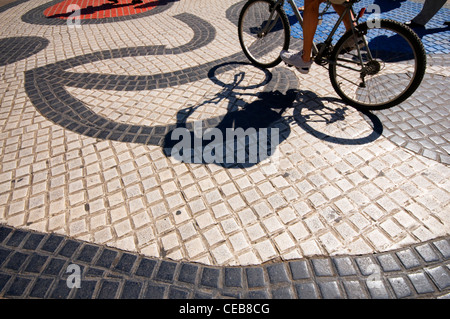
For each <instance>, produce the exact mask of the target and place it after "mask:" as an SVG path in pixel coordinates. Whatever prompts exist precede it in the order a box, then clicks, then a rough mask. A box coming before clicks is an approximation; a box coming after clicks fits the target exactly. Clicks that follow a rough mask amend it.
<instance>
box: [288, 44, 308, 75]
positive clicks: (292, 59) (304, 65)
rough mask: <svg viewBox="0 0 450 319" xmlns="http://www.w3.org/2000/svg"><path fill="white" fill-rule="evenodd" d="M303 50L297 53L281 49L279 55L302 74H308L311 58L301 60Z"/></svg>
mask: <svg viewBox="0 0 450 319" xmlns="http://www.w3.org/2000/svg"><path fill="white" fill-rule="evenodd" d="M302 56H303V50H302V51H300V52H297V53H294V52H289V51H285V50H283V51H281V53H280V57H281V59H282V60H283V61H284V63H286V64H287V65H290V66H292V65H293V66H295V67H296V68H297V70H298V71H299V72H300V73H302V74H308V72H309V70H310V69H311V65H312V60H311V61H309V62H305V61H303V58H302Z"/></svg>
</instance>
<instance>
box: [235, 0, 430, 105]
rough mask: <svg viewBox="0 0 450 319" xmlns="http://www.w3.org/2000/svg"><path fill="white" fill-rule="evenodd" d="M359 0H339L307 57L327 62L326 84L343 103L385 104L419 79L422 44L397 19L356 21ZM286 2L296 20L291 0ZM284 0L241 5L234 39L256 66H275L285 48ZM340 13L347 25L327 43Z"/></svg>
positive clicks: (399, 99)
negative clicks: (321, 39)
mask: <svg viewBox="0 0 450 319" xmlns="http://www.w3.org/2000/svg"><path fill="white" fill-rule="evenodd" d="M359 1H360V0H349V1H347V2H345V3H344V4H343V5H344V6H345V10H344V12H343V13H342V15H341V16H340V17H339V19H338V20H337V22H336V24H335V25H334V27H333V29H332V31H331V32H330V34H329V35H328V37H327V38H326V40H325V41H324V42H323V43H320V44H316V43H314V44H313V50H312V51H313V61H314V62H315V63H317V64H319V65H322V66H326V65H329V68H328V70H329V76H330V81H331V84H332V86H333V88H334V90H335V91H336V93H337V94H338V95H339V96H340V97H341V98H342V100H343V101H344V102H346V103H347V104H349V105H351V106H353V107H355V108H358V109H362V110H381V109H386V108H390V107H392V106H395V105H397V104H399V103H401V102H403V101H405V100H406V99H407V98H408V97H410V96H411V95H412V94H413V93H414V92H415V90H416V89H417V88H418V87H419V85H420V83H421V82H422V79H423V77H424V74H425V69H426V54H425V49H424V47H423V44H422V42H421V41H420V39H419V37H418V36H417V35H416V33H415V32H414V31H413V30H411V29H410V28H409V27H407V26H405V25H404V24H402V23H399V22H397V21H393V20H387V19H372V20H370V21H369V20H368V21H366V22H362V23H360V22H359V20H360V19H361V18H362V16H363V15H364V13H365V8H362V9H361V10H360V11H359V13H358V14H355V11H354V9H353V5H354V4H355V3H357V2H359ZM287 2H288V3H289V5H290V6H291V7H292V10H293V12H294V14H295V16H296V18H297V20H298V21H299V23H300V25H301V26H302V25H303V19H302V16H301V14H300V12H299V10H298V8H297V6H296V4H295V2H294V0H287ZM340 2H342V1H340ZM284 5H285V0H249V1H247V3H245V5H244V6H243V8H242V10H241V13H240V15H239V21H238V33H239V42H240V44H241V47H242V49H243V51H244V53H245V55H246V56H247V58H248V59H249V60H250V61H251V62H252V64H254V65H256V66H258V67H261V68H271V67H275V66H276V65H278V64H279V63H280V62H281V58H280V52H281V50H288V49H289V44H290V37H291V26H290V24H289V20H288V17H287V15H286V12H285V11H284ZM330 6H331V1H327V2H326V7H325V9H323V11H322V12H321V13H320V15H319V17H323V15H324V14H325V13H326V12H327V10H328V9H329V7H330ZM346 15H348V16H350V20H351V21H352V28H351V29H350V30H348V31H346V32H345V33H344V34H343V35H342V37H340V38H339V40H338V41H337V42H336V44H334V45H333V38H334V35H335V33H336V30H337V29H338V27H339V25H340V24H341V22H342V21H343V19H344V17H345V16H346Z"/></svg>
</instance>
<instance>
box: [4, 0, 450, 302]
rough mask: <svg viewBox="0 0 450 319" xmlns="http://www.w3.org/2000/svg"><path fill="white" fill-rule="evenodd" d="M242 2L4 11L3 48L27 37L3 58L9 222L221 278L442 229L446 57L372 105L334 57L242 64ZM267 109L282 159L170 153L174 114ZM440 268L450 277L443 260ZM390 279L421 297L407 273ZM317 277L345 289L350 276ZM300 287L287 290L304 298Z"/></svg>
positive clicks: (201, 116) (397, 244)
mask: <svg viewBox="0 0 450 319" xmlns="http://www.w3.org/2000/svg"><path fill="white" fill-rule="evenodd" d="M52 3H53V4H54V2H52ZM240 5H241V4H240V3H239V1H236V0H225V1H211V0H202V1H183V0H181V1H167V2H164V3H161V7H160V8H159V9H153V10H150V11H148V14H147V13H143V15H144V16H141V14H138V15H136V16H127V17H126V19H118V20H114V21H101V22H97V23H95V22H92V23H91V22H86V23H85V21H83V22H82V23H81V27H80V28H69V27H67V25H66V24H61V22H58V23H56V22H55V23H53V22H52V23H51V25H48V24H47V23H45V24H44V23H42V21H41V20H40V19H41V18H40V17H38V15H39V14H40V13H39V12H42V10H41V9H42V8H44V7H46V8H47V7H49V3H48V1H44V0H40V1H33V2H18V4H16V5H15V6H9V7H7V9H3V10H2V11H0V18H1V21H2V22H1V24H2V27H3V28H2V31H1V33H0V37H1V39H0V41H2V43H13V44H14V45H16V46H18V47H19V48H24V47H26V44H27V43H31V44H33V45H31V46H30V49H28V50H24V51H23V52H21V53H8V52H10V51H7V50H5V51H3V49H2V50H1V51H0V52H1V56H0V101H1V109H0V126H1V133H0V157H1V163H2V165H1V167H0V203H1V206H0V223H2V224H5V225H8V226H10V227H15V228H18V229H27V230H33V231H38V232H40V233H41V234H42V236H47V235H45V234H50V233H53V234H54V235H53V236H56V237H57V236H61V237H58V238H66V237H65V236H69V237H70V238H71V239H64V240H66V241H67V242H69V240H72V239H73V240H74V242H77V243H79V245H82V244H81V241H84V242H86V243H85V244H83V245H89V244H87V243H91V245H93V246H95V247H97V249H105V250H106V249H111V250H112V251H115V252H116V253H117V254H119V250H118V249H120V250H123V251H128V252H129V254H130V256H135V257H133V258H138V259H139V260H141V259H140V258H149V260H153V261H154V262H153V263H155V265H156V264H157V265H158V267H160V265H162V264H163V265H172V266H170V267H175V268H176V269H177V270H176V274H177V276H179V274H180V273H181V272H180V271H181V270H180V269H181V268H180V267H182V266H181V265H184V264H183V262H186V263H187V262H190V263H192V262H195V263H196V264H194V265H195V267H197V268H196V269H197V270H200V269H202V270H204V269H213V270H211V272H212V273H220V276H224V277H220V278H226V276H225V275H223V274H222V272H225V270H226V269H228V268H226V267H230V266H238V265H241V266H249V267H250V265H260V264H262V263H265V262H270V261H273V260H280V259H281V260H292V263H281V264H276V265H278V266H277V267H288V265H294V264H295V262H294V260H298V259H299V258H305V257H312V256H324V258H325V257H326V258H328V257H330V256H338V255H349V256H353V255H360V254H372V253H376V254H383V253H384V252H387V251H392V250H396V251H409V250H408V249H407V248H406V247H409V246H411V245H420V244H421V243H422V242H428V241H430V240H431V241H432V240H433V239H436V238H446V237H445V236H448V235H449V233H450V209H449V205H450V200H449V199H450V197H449V189H450V187H449V186H450V185H449V180H450V178H449V177H450V169H449V167H448V164H449V163H448V140H449V136H448V123H449V122H448V116H447V115H448V104H446V103H447V102H446V101H447V99H446V98H445V96H446V95H448V93H447V92H446V91H445V83H447V82H448V76H449V73H450V68H449V64H448V57H447V55H441V56H437V55H432V56H430V57H431V58H430V60H431V61H433V63H431V64H430V66H429V68H428V71H427V76H426V78H425V80H424V83H423V86H422V87H421V88H420V89H419V91H418V92H416V94H415V95H413V96H412V97H411V98H410V99H408V100H407V101H406V102H405V103H403V104H402V105H400V106H398V107H395V108H393V109H391V110H387V111H383V112H377V113H374V114H361V113H359V112H357V111H356V110H354V109H352V108H349V107H348V106H346V105H344V104H342V103H341V102H340V100H339V99H337V96H336V94H335V93H334V91H333V90H332V88H331V85H330V83H329V80H328V72H327V70H326V69H324V68H321V67H318V66H316V67H315V68H314V69H313V70H312V71H311V74H310V76H308V77H301V76H300V75H299V74H296V73H294V72H293V71H292V70H291V69H288V68H285V67H277V68H275V69H273V70H270V72H264V71H261V70H259V69H256V68H254V67H252V66H250V65H248V64H247V63H245V62H246V60H245V58H244V57H243V55H242V54H241V50H240V47H239V43H238V40H237V34H236V27H235V24H234V23H235V13H236V12H238V10H237V9H238V8H239V6H240ZM35 8H41V9H39V10H41V11H39V10H36V9H35ZM38 13H39V14H38ZM89 21H99V20H92V19H90V20H89ZM30 23H33V25H32V27H30V25H31V24H30ZM18 39H21V40H18ZM8 47H9V46H8ZM32 48H34V49H32ZM11 52H13V51H11ZM6 55H7V56H8V57H6ZM3 61H4V62H3ZM3 64H4V65H3ZM237 79H240V80H239V81H240V82H236V81H237ZM275 101H276V102H275ZM418 105H419V107H417V106H418ZM257 107H260V109H259V112H260V113H261V114H260V115H261V116H260V118H263V119H264V123H263V124H264V126H265V127H269V128H278V129H279V130H280V132H281V143H280V145H278V146H277V148H276V150H273V152H274V154H272V155H276V156H273V157H274V158H276V159H277V161H273V160H271V158H266V159H263V160H262V161H260V162H258V163H256V164H253V165H247V166H245V165H232V166H227V165H218V164H214V163H212V164H186V163H182V162H180V161H179V160H178V159H177V158H174V157H172V156H167V152H165V149H164V146H165V138H166V137H167V136H168V134H169V132H171V131H172V130H173V129H174V128H176V127H177V126H179V125H180V123H183V125H186V127H189V128H192V126H193V125H194V123H196V122H197V123H201V124H202V127H204V128H207V127H215V126H216V125H225V123H226V121H225V120H229V117H227V116H229V114H231V118H232V119H234V120H240V121H246V122H247V123H248V121H250V125H262V124H261V123H260V122H259V123H254V122H253V123H252V122H251V121H252V119H253V120H254V117H251V116H249V115H252V114H255V111H254V110H255V108H257ZM261 109H264V110H265V111H264V112H261V111H260V110H261ZM269 109H270V110H269ZM274 110H277V111H274ZM330 119H333V121H329V120H330ZM330 122H331V124H327V123H330ZM430 122H432V124H431V123H430ZM429 124H430V125H429ZM257 127H258V126H257ZM3 229H6V228H3ZM26 234H28V233H26ZM30 236H31V235H30ZM443 236H444V237H443ZM46 238H47V237H46ZM61 240H62V239H61ZM444 241H445V240H444ZM433 243H434V242H433ZM447 244H448V242H447ZM5 245H6V246H5V249H7V251H8V252H5V256H10V252H9V249H10V248H8V247H10V245H8V244H5ZM74 245H75V244H74ZM98 245H106V246H107V247H110V248H100V246H98ZM427 245H428V246H426V247H431V245H435V244H427ZM77 247H78V246H77ZM80 247H81V246H80ZM102 247H103V246H102ZM414 247H416V246H414ZM433 247H434V246H433ZM404 249H406V250H404ZM427 249H428V248H427ZM432 251H433V252H434V253H436V254H437V253H438V251H436V249H435V248H432ZM18 253H19V252H17V254H18ZM20 253H23V252H20ZM52 253H53V252H52ZM124 254H125V253H124ZM136 254H140V255H139V256H140V257H136V256H138V255H136ZM391 255H392V254H391ZM391 255H389V256H391ZM14 256H15V255H14ZM46 256H47V258H50V257H49V255H46ZM71 256H72V255H71ZM143 256H145V257H143ZM376 256H378V255H376ZM415 256H416V255H415ZM438 256H439V258H440V259H439V260H440V261H441V262H442V261H443V260H444V259H445V258H447V257H445V256H444V255H442V257H441V255H439V254H438ZM22 257H23V258H25V259H26V258H28V257H27V256H22ZM66 257H68V258H69V256H66ZM444 257H445V258H444ZM8 258H10V257H8ZM36 258H38V259H39V258H42V260H44V259H45V260H47V258H45V257H36ZM130 258H131V257H130ZM151 258H154V259H151ZM158 258H159V259H158ZM349 258H351V260H354V259H353V257H349ZM355 258H356V257H355ZM368 258H372V257H368ZM373 258H375V257H373ZM377 258H378V257H377ZM398 258H400V257H398ZM416 258H417V256H416ZM443 258H444V259H443ZM5 260H6V257H5ZM8 260H9V259H8ZM160 260H163V261H160ZM169 260H172V261H176V262H174V263H172V262H169ZM302 260H305V259H302ZM325 260H328V261H329V260H331V259H325ZM333 260H334V259H333ZM396 260H397V259H396ZM420 260H421V261H420V263H421V265H423V261H422V259H420ZM445 260H446V259H445ZM23 261H24V260H23ZM66 262H67V260H66V261H64V263H66ZM308 262H309V261H308ZM355 262H356V261H355ZM8 263H9V262H7V263H4V264H3V266H2V267H3V268H4V269H10V268H8V267H6V268H5V265H6V266H7V264H8ZM311 263H312V261H311ZM319 263H320V262H319ZM20 264H21V265H22V263H20ZM133 265H134V264H133ZM189 265H191V264H189ZM274 265H275V264H274ZM279 265H281V266H279ZM311 265H312V264H310V266H309V267H311ZM403 265H404V264H403ZM207 266H210V267H211V268H207ZM219 266H221V267H225V268H221V267H219ZM25 267H26V266H25ZM136 267H138V265H137V264H136V265H135V266H134V268H133V269H135V268H136ZM155 267H156V266H155ZM164 267H165V266H164ZM186 267H188V266H186ZM404 267H406V268H407V266H404ZM404 267H403V266H402V268H401V269H402V271H403V270H405V268H404ZM436 267H441V268H439V270H438V271H444V272H446V274H447V275H448V273H447V272H448V265H447V266H445V265H444V266H436ZM445 267H447V269H446V268H445ZM175 268H174V269H175ZM155 269H159V268H155ZM230 269H234V268H230ZM237 269H247V268H245V267H244V268H237ZM252 269H261V270H255V271H256V272H258V271H268V270H267V267H266V266H261V267H260V268H258V267H256V268H252ZM283 269H284V271H287V268H283ZM16 270H19V269H16ZM416 270H417V269H416ZM133 271H134V270H133ZM208 271H209V270H208ZM234 271H236V270H233V272H234ZM239 271H241V270H239ZM252 271H253V270H252ZM252 271H250V272H252ZM333 271H335V270H333ZM399 271H400V270H399ZM113 272H114V271H113ZM426 273H427V276H431V277H427V278H429V279H432V277H433V275H431V273H430V272H426ZM133 274H134V273H133ZM156 274H157V273H155V276H156ZM241 274H242V273H241ZM264 274H268V273H266V272H264ZM287 274H288V276H289V278H293V277H292V276H294V273H293V272H292V273H287ZM421 274H422V275H417V276H419V277H420V276H422V277H423V274H424V273H423V272H422V273H421ZM428 274H430V275H428ZM361 275H364V274H362V273H361ZM395 275H398V276H400V277H399V278H401V279H399V280H397V279H395V280H394V279H392V280H394V281H392V282H399V283H398V285H399V286H402V285H403V283H406V282H407V284H406V285H407V287H409V288H408V289H409V291H411V293H412V295H411V296H413V295H414V294H415V293H414V291H413V289H412V286H411V284H413V285H414V283H413V282H412V281H407V280H406V279H405V278H406V277H405V276H406V275H405V276H402V275H400V272H398V273H395ZM214 276H215V275H214ZM218 276H219V275H218ZM264 276H270V275H264ZM358 276H360V273H358ZM417 276H416V277H415V278H418V277H417ZM19 277H20V276H18V277H17V278H19ZM413 277H414V276H413ZM422 277H420V278H422ZM2 278H6V277H2ZM8 278H9V277H8ZM199 278H200V277H199ZM218 278H219V277H218ZM264 278H269V277H264ZM358 278H359V277H358ZM408 278H409V277H408ZM429 279H427V280H429ZM5 280H6V279H5ZM8 280H9V279H8ZM17 280H19V279H17ZM20 280H21V282H22V283H18V284H11V282H10V281H7V282H8V285H6V282H5V283H4V285H5V286H4V287H5V288H4V291H3V293H4V294H6V295H8V291H9V290H11V289H12V288H11V287H12V286H14V287H16V285H19V286H20V287H24V285H25V283H26V282H27V284H26V285H25V286H26V287H28V288H26V289H24V290H23V291H22V292H23V293H25V291H26V292H27V293H30V291H29V290H27V289H31V286H29V285H28V284H29V283H30V282H31V281H27V280H26V279H23V280H22V279H20ZM20 280H19V281H20ZM30 280H32V279H30ZM33 280H34V279H33ZM196 280H197V281H196V282H195V285H198V284H199V283H200V282H201V279H196ZM198 280H200V281H198ZM358 280H359V279H358ZM396 280H397V281H396ZM408 280H412V279H408ZM385 284H387V281H386V282H385ZM11 285H12V286H11ZM93 285H94V286H95V285H97V284H96V283H95V284H93ZM112 285H113V286H115V287H116V290H114V291H119V290H117V289H118V288H117V287H119V286H118V285H120V287H122V285H125V284H123V281H120V283H116V284H112ZM131 285H133V284H131ZM245 285H248V283H247V284H245ZM324 285H325V286H327V285H328V286H329V287H330V288H329V289H330V291H335V292H336V293H339V294H343V293H344V290H342V289H345V287H344V286H342V285H344V284H341V283H340V284H339V285H338V286H339V288H336V285H335V283H334V284H333V283H331V284H328V283H326V284H324ZM394 285H395V283H394ZM281 286H282V285H281ZM281 286H279V287H280V289H281V288H282V287H281ZM325 286H324V287H325ZM328 286H327V287H328ZM96 287H97V286H96ZM140 287H141V286H140ZM142 287H143V286H142ZM166 287H168V286H166ZM242 287H244V286H242ZM247 287H248V286H247ZM277 287H278V286H277ZM289 287H290V288H289V289H288V290H284V288H283V289H281V290H280V294H282V293H288V294H290V295H292V296H294V295H295V294H297V293H298V292H295V291H296V290H295V289H297V287H296V286H289ZM316 287H317V286H316ZM343 287H344V288H343ZM389 287H393V286H389ZM442 287H444V288H446V287H447V286H445V285H444V286H442ZM442 287H441V288H442ZM436 288H440V286H439V284H435V286H433V291H436ZM96 289H97V288H96ZM120 289H122V288H120ZM130 289H132V288H130ZM133 289H134V288H133ZM139 289H140V288H139ZM158 289H159V288H158ZM158 289H156V290H158ZM168 289H169V288H168ZM267 289H269V288H267ZM267 289H266V290H265V291H266V293H269V291H270V293H269V295H268V296H272V297H274V296H275V295H276V293H274V292H272V290H267ZM270 289H272V288H270ZM305 289H309V288H305ZM314 289H316V288H314ZM321 289H322V288H321ZM324 289H326V290H327V289H328V288H324ZM335 289H338V290H335ZM392 289H394V290H395V288H392ZM19 290H20V289H19ZM156 290H155V291H156ZM169 290H170V289H169ZM169 290H164V289H163V291H164V296H166V297H167V296H168V294H169V292H168V291H169ZM200 290H201V289H200ZM93 291H94V290H92V293H93ZM95 291H97V290H95ZM120 291H121V290H120ZM139 291H140V290H139ZM161 291H162V290H161ZM233 291H234V290H233ZM337 291H338V292H337ZM364 291H365V292H364V294H366V295H367V290H364ZM388 291H389V294H390V295H389V296H394V295H393V294H392V291H393V290H391V288H389V289H388ZM416 291H417V290H416ZM234 292H236V291H234ZM45 293H47V292H45ZM49 293H50V292H49ZM118 293H119V292H118ZM174 293H175V292H174ZM239 293H241V296H242V294H244V295H245V293H244V292H242V291H241V292H239ZM20 295H22V294H20ZM140 296H142V295H140ZM186 296H190V297H192V296H193V295H192V293H191V292H189V293H186ZM295 296H298V295H295ZM414 296H415V295H414Z"/></svg>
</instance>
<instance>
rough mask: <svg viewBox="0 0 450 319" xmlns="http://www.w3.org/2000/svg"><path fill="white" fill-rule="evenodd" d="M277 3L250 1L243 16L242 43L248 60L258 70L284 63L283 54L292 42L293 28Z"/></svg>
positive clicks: (241, 20) (239, 26) (241, 14)
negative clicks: (282, 60) (281, 53)
mask: <svg viewBox="0 0 450 319" xmlns="http://www.w3.org/2000/svg"><path fill="white" fill-rule="evenodd" d="M274 6H275V1H273V0H250V1H248V2H247V3H246V4H245V5H244V7H243V8H242V11H241V13H240V15H239V22H238V32H239V42H240V44H241V47H242V50H243V51H244V53H245V55H246V56H247V58H248V59H249V60H250V61H251V62H252V63H253V64H254V65H256V66H258V67H261V68H271V67H274V66H276V65H278V64H279V63H280V62H281V58H280V52H281V50H287V49H288V48H289V42H290V34H291V30H290V25H289V22H288V19H287V16H286V13H285V12H284V11H283V10H282V8H280V7H279V6H278V7H277V8H276V9H275V11H274V10H273V8H274Z"/></svg>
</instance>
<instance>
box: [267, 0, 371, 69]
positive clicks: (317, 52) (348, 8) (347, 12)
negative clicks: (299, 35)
mask: <svg viewBox="0 0 450 319" xmlns="http://www.w3.org/2000/svg"><path fill="white" fill-rule="evenodd" d="M284 1H285V0H277V2H276V3H275V7H277V6H281V7H283V6H284ZM286 1H287V2H288V3H289V5H290V6H291V8H292V11H293V12H294V14H295V17H296V18H297V20H298V22H299V23H300V26H301V27H302V28H303V17H302V15H301V14H300V11H299V10H298V8H297V5H296V4H295V2H294V0H286ZM344 6H345V10H344V12H343V13H342V15H341V16H340V17H339V19H338V21H337V22H336V24H335V25H334V27H333V30H331V32H330V34H329V35H328V37H327V39H326V40H325V42H324V43H325V45H324V46H322V47H321V48H320V50H319V49H318V48H317V45H316V43H314V42H313V45H312V53H313V56H314V57H316V56H319V57H320V56H321V55H322V54H323V52H324V51H325V49H326V48H327V47H329V46H330V45H331V42H332V40H333V36H334V34H335V33H336V30H337V29H338V27H339V25H340V24H341V23H342V21H343V20H344V18H345V16H346V15H348V16H349V18H350V21H352V22H356V20H354V19H353V17H354V16H355V13H354V11H353V2H348V3H345V4H344ZM328 7H329V6H327V7H326V8H325V10H324V11H323V12H322V13H320V14H321V15H323V14H324V13H325V12H326V11H327V10H328ZM274 12H275V10H274V11H273V12H272V14H273V13H274ZM272 14H271V16H270V17H269V19H271V18H272ZM274 21H276V20H274ZM273 25H274V24H273ZM271 28H272V25H268V29H269V30H270V29H271ZM352 31H353V34H355V32H356V30H355V25H354V23H352ZM358 53H359V48H358ZM361 63H362V60H361ZM362 65H363V63H362Z"/></svg>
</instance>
